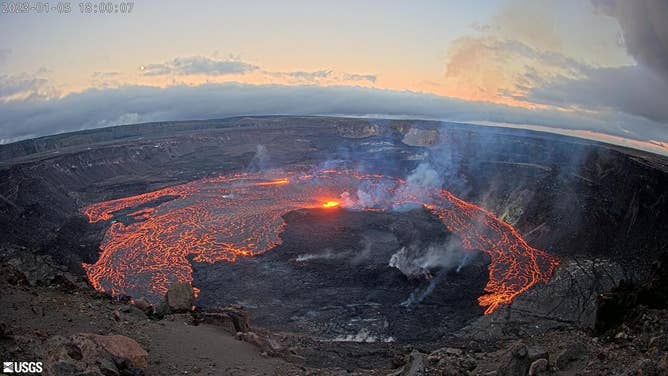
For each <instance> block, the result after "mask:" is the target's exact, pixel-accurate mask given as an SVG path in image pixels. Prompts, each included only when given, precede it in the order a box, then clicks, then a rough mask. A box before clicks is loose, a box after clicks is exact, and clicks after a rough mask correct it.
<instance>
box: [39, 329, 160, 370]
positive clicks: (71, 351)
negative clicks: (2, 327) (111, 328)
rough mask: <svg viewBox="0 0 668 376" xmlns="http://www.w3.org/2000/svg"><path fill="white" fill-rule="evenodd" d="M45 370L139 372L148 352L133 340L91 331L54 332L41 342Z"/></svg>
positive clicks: (146, 362) (144, 363)
mask: <svg viewBox="0 0 668 376" xmlns="http://www.w3.org/2000/svg"><path fill="white" fill-rule="evenodd" d="M40 348H41V350H40V354H39V356H40V359H43V361H44V367H45V371H44V372H45V373H46V374H53V375H84V374H85V375H107V376H109V375H114V376H115V375H120V374H124V375H125V374H139V373H141V371H140V370H141V369H143V368H145V367H147V366H148V354H147V353H146V351H144V349H142V348H141V346H139V344H138V343H137V342H135V341H134V340H132V339H130V338H128V337H125V336H120V335H111V336H103V335H98V334H92V333H81V334H75V335H73V336H70V337H63V336H53V337H50V338H49V339H48V340H46V341H45V342H44V343H43V344H41V345H40Z"/></svg>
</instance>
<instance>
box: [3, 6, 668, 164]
mask: <svg viewBox="0 0 668 376" xmlns="http://www.w3.org/2000/svg"><path fill="white" fill-rule="evenodd" d="M2 3H3V4H6V2H4V1H2ZM120 3H121V2H120V1H116V2H114V4H120ZM3 4H0V6H2V7H3V8H2V9H0V143H8V142H14V141H18V140H22V139H27V138H33V137H39V136H43V135H48V134H54V133H60V132H67V131H74V130H80V129H87V128H95V127H104V126H111V125H119V124H128V123H138V122H149V121H162V120H187V119H208V118H220V117H226V116H236V115H268V114H285V115H341V116H372V117H388V116H389V117H414V118H426V119H442V120H450V121H462V122H474V123H480V124H494V125H504V126H512V127H528V128H531V127H533V128H535V129H540V130H547V131H553V132H557V133H566V134H571V135H576V136H580V137H587V138H596V139H600V140H604V141H605V140H607V141H609V142H614V143H618V144H628V145H629V146H632V147H638V148H644V149H646V150H650V151H655V152H661V153H664V154H665V153H668V99H667V94H668V23H666V22H664V21H665V20H666V19H668V2H666V1H665V0H634V1H625V0H561V1H552V0H472V1H466V2H464V1H451V0H438V1H392V0H384V1H380V0H377V1H373V0H366V1H365V0H356V1H348V0H339V1H324V0H323V1H313V0H311V1H301V0H291V1H260V0H245V1H207V0H199V1H158V0H156V1H152V0H143V1H136V2H135V3H134V5H133V8H132V11H131V12H130V13H129V14H122V13H114V14H99V13H98V14H85V13H82V12H81V10H80V7H79V3H78V2H72V3H70V4H71V8H72V9H71V12H70V13H69V14H58V12H56V11H55V10H51V11H50V12H49V13H48V14H39V13H37V12H36V11H35V10H31V11H29V12H28V13H26V14H15V13H5V12H4V11H6V10H7V9H6V8H4V7H5V5H3ZM53 4H55V3H53Z"/></svg>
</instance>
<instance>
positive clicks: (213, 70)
mask: <svg viewBox="0 0 668 376" xmlns="http://www.w3.org/2000/svg"><path fill="white" fill-rule="evenodd" d="M258 68H259V67H257V66H255V65H253V64H249V63H245V62H243V61H237V60H216V59H212V58H208V57H205V56H190V57H177V58H175V59H173V60H171V61H168V62H166V63H160V64H148V65H145V66H142V67H141V70H142V73H143V74H144V75H146V76H162V75H168V74H177V75H198V74H199V75H210V76H221V75H227V74H243V73H246V72H251V71H254V70H256V69H258Z"/></svg>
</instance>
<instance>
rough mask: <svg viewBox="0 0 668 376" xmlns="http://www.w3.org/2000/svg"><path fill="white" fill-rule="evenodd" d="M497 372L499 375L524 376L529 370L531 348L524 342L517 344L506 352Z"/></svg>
mask: <svg viewBox="0 0 668 376" xmlns="http://www.w3.org/2000/svg"><path fill="white" fill-rule="evenodd" d="M500 363H501V365H500V366H499V368H498V369H497V372H496V374H497V375H499V376H524V375H526V374H527V373H528V372H529V367H530V366H531V359H530V358H529V349H528V348H527V347H526V345H524V344H523V343H519V344H516V345H514V346H512V347H511V348H510V350H508V352H506V354H505V355H504V358H503V359H502V360H501V362H500Z"/></svg>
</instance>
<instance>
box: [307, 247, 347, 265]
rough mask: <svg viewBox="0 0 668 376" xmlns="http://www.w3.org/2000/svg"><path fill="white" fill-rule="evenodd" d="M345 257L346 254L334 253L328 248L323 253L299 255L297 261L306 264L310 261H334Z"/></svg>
mask: <svg viewBox="0 0 668 376" xmlns="http://www.w3.org/2000/svg"><path fill="white" fill-rule="evenodd" d="M343 256H344V254H341V253H334V252H333V251H332V249H331V248H327V249H325V251H324V252H323V253H305V254H303V255H299V256H297V258H296V259H295V261H297V262H304V261H310V260H332V259H337V258H342V257H343Z"/></svg>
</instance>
